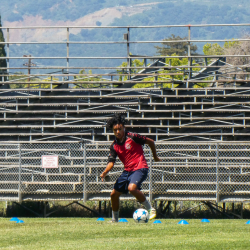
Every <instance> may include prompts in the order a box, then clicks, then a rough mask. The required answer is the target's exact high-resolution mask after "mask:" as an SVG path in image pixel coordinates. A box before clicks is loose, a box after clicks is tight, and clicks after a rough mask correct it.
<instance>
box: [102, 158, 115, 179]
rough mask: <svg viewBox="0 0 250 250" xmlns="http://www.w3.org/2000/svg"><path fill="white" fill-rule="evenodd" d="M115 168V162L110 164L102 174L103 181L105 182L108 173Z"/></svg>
mask: <svg viewBox="0 0 250 250" xmlns="http://www.w3.org/2000/svg"><path fill="white" fill-rule="evenodd" d="M113 167H114V162H109V163H108V165H107V167H106V168H105V170H104V171H103V172H102V174H101V175H100V177H101V178H102V181H104V178H105V176H106V175H107V173H108V172H109V171H110V170H111V169H112V168H113Z"/></svg>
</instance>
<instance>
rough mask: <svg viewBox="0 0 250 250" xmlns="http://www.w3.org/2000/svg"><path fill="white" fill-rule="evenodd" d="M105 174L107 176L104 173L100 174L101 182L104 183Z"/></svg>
mask: <svg viewBox="0 0 250 250" xmlns="http://www.w3.org/2000/svg"><path fill="white" fill-rule="evenodd" d="M106 174H107V173H105V172H102V173H101V175H100V177H101V178H102V181H104V178H105V176H106Z"/></svg>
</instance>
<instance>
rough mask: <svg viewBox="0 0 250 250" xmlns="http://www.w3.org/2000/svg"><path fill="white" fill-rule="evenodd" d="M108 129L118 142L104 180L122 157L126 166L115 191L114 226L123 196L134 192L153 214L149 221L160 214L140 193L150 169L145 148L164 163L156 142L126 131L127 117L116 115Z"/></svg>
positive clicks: (103, 174)
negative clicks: (157, 151) (156, 147)
mask: <svg viewBox="0 0 250 250" xmlns="http://www.w3.org/2000/svg"><path fill="white" fill-rule="evenodd" d="M107 128H108V129H111V130H113V132H114V135H115V140H114V142H113V143H112V144H111V146H110V154H109V158H108V165H107V167H106V169H105V170H104V171H103V172H102V174H101V175H100V177H101V178H102V181H104V180H105V176H106V175H107V173H108V172H109V171H110V170H111V169H112V168H113V166H114V163H115V161H116V157H117V156H118V157H119V159H120V160H121V162H122V163H123V164H124V171H123V172H122V174H121V175H120V177H118V179H117V181H116V183H115V185H114V189H113V191H112V192H111V205H112V222H118V218H119V197H120V195H121V194H123V193H125V194H127V193H128V192H130V193H131V194H132V195H133V196H134V197H135V198H136V199H137V200H138V201H139V202H140V203H141V204H142V205H144V206H145V208H146V209H147V210H148V211H149V219H150V220H152V219H154V218H155V217H156V210H155V209H154V208H153V207H152V206H151V204H150V202H148V200H147V199H146V198H145V196H144V194H143V193H142V192H141V191H140V189H141V184H142V182H143V181H144V180H145V179H146V178H147V175H148V165H147V162H146V159H145V156H144V152H143V148H142V145H144V144H147V145H149V147H150V149H151V151H152V153H153V157H154V160H155V161H156V162H158V161H161V160H160V159H159V158H158V156H157V154H156V149H155V143H154V140H152V139H150V138H147V137H144V136H141V135H139V134H135V133H130V132H128V131H126V129H125V117H124V116H122V115H121V114H115V115H114V117H112V118H111V119H109V120H108V121H107Z"/></svg>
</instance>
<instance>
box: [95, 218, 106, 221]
mask: <svg viewBox="0 0 250 250" xmlns="http://www.w3.org/2000/svg"><path fill="white" fill-rule="evenodd" d="M97 221H105V220H104V219H103V218H98V219H97Z"/></svg>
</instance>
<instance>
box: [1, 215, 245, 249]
mask: <svg viewBox="0 0 250 250" xmlns="http://www.w3.org/2000/svg"><path fill="white" fill-rule="evenodd" d="M19 219H22V220H24V222H25V223H24V224H17V223H15V222H11V221H9V220H10V218H0V249H26V250H28V249H36V250H37V249H102V250H104V249H203V250H205V249H209V250H210V249H250V225H247V224H245V223H246V221H247V220H210V223H202V222H200V220H187V221H188V222H189V225H178V224H177V223H178V221H180V220H174V219H161V221H162V224H153V222H151V221H150V222H149V223H148V224H136V223H135V222H134V221H133V220H132V219H128V223H121V222H120V223H116V224H112V223H108V221H109V219H105V221H104V222H97V221H96V220H97V218H89V219H86V218H84V219H81V218H47V219H43V218H19Z"/></svg>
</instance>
